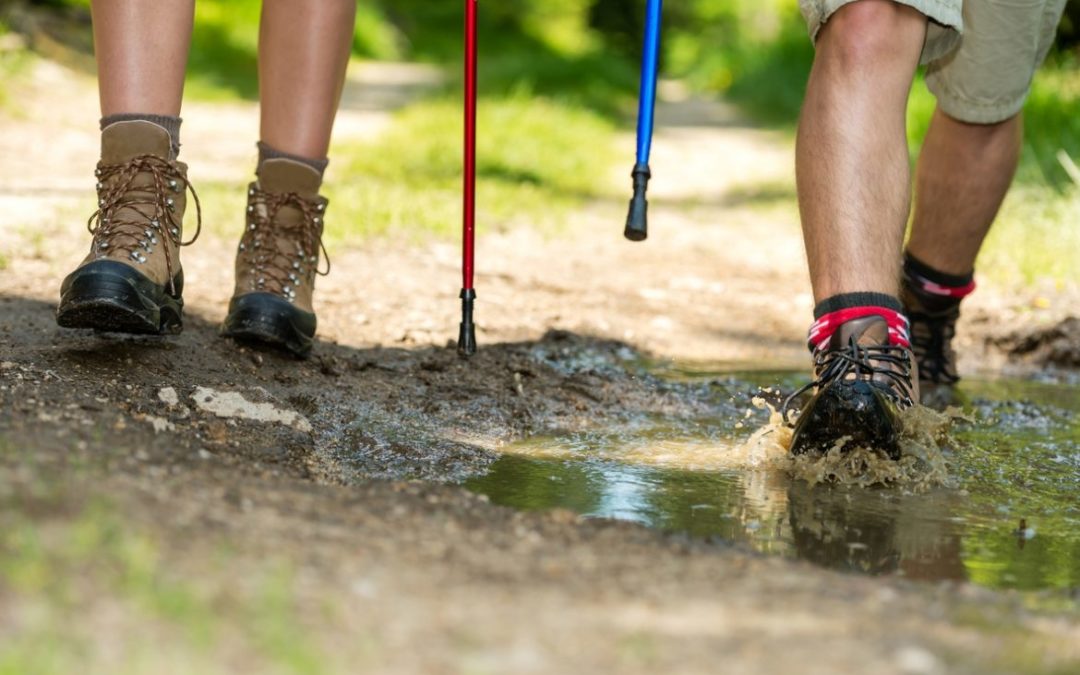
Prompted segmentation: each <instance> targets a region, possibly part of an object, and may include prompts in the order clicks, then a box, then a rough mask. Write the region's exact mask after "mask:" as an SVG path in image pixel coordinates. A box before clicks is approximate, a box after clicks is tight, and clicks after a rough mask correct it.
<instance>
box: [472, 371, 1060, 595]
mask: <svg viewBox="0 0 1080 675" xmlns="http://www.w3.org/2000/svg"><path fill="white" fill-rule="evenodd" d="M650 371H651V373H652V374H653V375H658V376H659V377H660V378H661V379H662V380H666V381H669V382H670V381H675V382H679V383H683V384H685V386H686V387H687V390H686V391H691V390H692V391H695V392H696V393H697V395H698V396H699V397H700V398H701V401H702V403H703V405H702V406H700V409H701V410H702V412H701V413H700V414H696V415H693V416H689V417H687V416H683V417H679V418H677V419H673V418H671V417H669V416H663V415H651V416H650V415H644V416H639V417H633V418H629V419H627V420H625V421H622V422H620V424H619V425H618V426H617V428H598V429H588V430H575V431H573V432H562V433H560V432H555V433H551V434H544V435H536V436H532V437H530V438H528V439H526V440H523V441H519V442H516V443H513V444H511V445H508V446H506V447H503V448H501V449H500V450H501V451H502V453H503V454H502V455H501V456H500V457H499V458H498V459H497V460H496V461H495V462H494V463H493V464H492V465H491V466H490V469H489V471H488V472H487V473H485V474H483V475H480V476H475V477H472V478H470V479H468V480H467V481H466V482H465V485H466V486H467V487H468V488H469V489H471V490H474V491H476V492H479V493H483V494H485V495H488V496H489V497H490V498H491V500H492V501H493V502H496V503H499V504H503V505H507V506H512V507H515V508H520V509H548V508H556V507H558V508H566V509H571V510H573V511H576V512H578V513H581V514H584V515H586V516H590V517H601V518H615V519H623V520H630V521H636V522H639V523H642V524H644V525H647V526H649V527H655V528H659V529H663V530H667V531H672V532H678V533H684V534H686V535H688V536H691V537H695V538H705V539H710V540H716V541H724V542H735V543H738V544H740V545H744V546H749V547H751V548H753V549H755V550H757V551H759V552H761V553H765V554H769V555H779V556H784V557H788V558H798V559H803V560H807V561H811V562H813V563H816V564H819V565H822V566H825V567H829V568H834V569H839V570H847V571H855V572H862V573H868V574H889V575H899V576H903V577H906V578H912V579H922V580H933V581H941V580H967V581H970V582H973V583H975V584H979V585H983V586H988V587H995V588H1018V589H1048V588H1057V589H1076V588H1078V587H1080V421H1078V417H1077V413H1078V412H1080V392H1078V390H1077V389H1076V388H1075V387H1072V386H1068V385H1062V384H1054V383H1046V382H1037V381H1023V380H967V381H964V382H963V383H962V385H961V387H960V389H959V391H958V395H957V398H956V403H957V404H958V405H959V407H960V409H962V410H963V411H964V414H965V417H966V418H967V419H958V420H953V421H952V423H951V426H950V428H949V430H948V438H947V441H946V443H945V447H944V449H943V454H942V455H941V458H942V459H944V461H945V463H946V467H945V468H946V471H947V476H941V477H938V479H935V480H933V481H930V482H929V483H924V484H918V483H913V482H910V481H899V482H895V483H892V484H890V485H888V486H885V487H882V486H874V487H865V486H859V485H837V484H835V483H831V484H830V483H827V484H816V485H811V484H810V483H808V482H807V481H806V480H804V479H803V478H800V477H798V476H800V472H799V471H797V470H795V469H793V468H792V467H791V466H790V465H787V466H785V465H783V464H781V463H770V462H768V461H761V459H762V458H761V457H756V458H755V457H753V456H748V454H747V441H748V439H750V438H751V436H752V435H753V434H754V433H755V432H760V430H761V429H763V428H765V427H767V426H768V425H767V422H768V417H769V415H768V410H767V409H761V408H756V407H754V406H753V405H750V403H749V402H750V401H751V399H753V398H754V397H755V396H761V392H762V391H763V390H765V392H766V393H765V394H764V397H763V398H764V399H766V400H768V399H769V398H770V396H771V395H775V396H778V392H779V391H781V390H782V391H791V390H792V389H793V388H795V387H796V386H798V385H799V384H801V381H802V374H801V373H794V372H769V371H765V370H759V371H754V372H745V371H744V372H731V371H728V370H726V369H723V368H713V369H697V370H688V369H684V368H679V367H673V366H670V365H668V366H666V367H662V368H656V367H652V368H651V369H650ZM770 391H771V392H772V394H770V393H769V392H770ZM759 403H760V401H759ZM923 468H924V469H926V467H923Z"/></svg>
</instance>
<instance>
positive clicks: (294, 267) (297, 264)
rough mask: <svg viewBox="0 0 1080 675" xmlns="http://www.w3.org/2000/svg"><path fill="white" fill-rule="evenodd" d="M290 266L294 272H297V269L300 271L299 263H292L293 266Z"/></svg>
mask: <svg viewBox="0 0 1080 675" xmlns="http://www.w3.org/2000/svg"><path fill="white" fill-rule="evenodd" d="M292 266H293V269H294V270H298V269H300V263H299V262H296V261H293V264H292Z"/></svg>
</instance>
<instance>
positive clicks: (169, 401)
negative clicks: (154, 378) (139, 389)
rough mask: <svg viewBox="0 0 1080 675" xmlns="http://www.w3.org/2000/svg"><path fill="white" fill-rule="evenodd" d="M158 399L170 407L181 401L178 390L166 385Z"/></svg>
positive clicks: (159, 392)
mask: <svg viewBox="0 0 1080 675" xmlns="http://www.w3.org/2000/svg"><path fill="white" fill-rule="evenodd" d="M158 400H159V401H161V402H162V403H164V404H165V405H167V406H169V407H172V406H174V405H176V404H178V403H180V397H179V396H178V395H177V393H176V390H175V389H173V388H172V387H165V388H163V389H161V390H159V391H158Z"/></svg>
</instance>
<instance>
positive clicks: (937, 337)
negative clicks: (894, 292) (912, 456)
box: [900, 279, 960, 404]
mask: <svg viewBox="0 0 1080 675" xmlns="http://www.w3.org/2000/svg"><path fill="white" fill-rule="evenodd" d="M900 301H901V302H902V303H903V304H904V314H905V315H907V318H908V321H909V322H910V324H911V325H910V328H911V351H912V352H913V353H914V354H915V361H916V363H918V364H919V388H920V390H921V391H922V399H923V403H927V404H931V403H947V402H949V401H950V400H951V399H952V393H953V387H954V385H956V383H957V382H959V381H960V376H959V375H958V374H957V371H956V351H955V350H954V349H953V346H952V341H953V338H954V337H955V336H956V321H957V320H958V319H959V318H960V300H959V299H958V298H953V297H948V296H940V295H931V294H929V293H926V292H925V291H922V290H920V289H918V288H916V287H915V285H913V284H912V283H911V282H910V281H909V280H908V279H905V280H904V282H903V284H902V285H901V292H900Z"/></svg>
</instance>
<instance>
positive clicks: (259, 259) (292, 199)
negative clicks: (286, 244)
mask: <svg viewBox="0 0 1080 675" xmlns="http://www.w3.org/2000/svg"><path fill="white" fill-rule="evenodd" d="M248 196H249V200H248V216H249V221H248V229H247V231H246V232H245V233H244V237H243V239H242V240H241V242H240V252H241V255H245V254H246V255H245V258H246V261H247V263H248V265H249V266H250V267H251V271H252V278H253V279H254V283H255V286H256V288H255V290H259V291H269V292H273V293H277V294H279V295H281V296H282V297H284V298H285V299H287V300H289V301H292V300H295V299H296V289H297V288H298V287H300V286H301V285H303V283H304V282H305V281H307V282H308V283H310V282H311V280H312V279H313V278H314V275H315V274H318V275H320V276H326V275H327V274H329V273H330V255H329V254H328V253H327V251H326V245H325V244H324V243H323V239H322V230H323V227H322V225H323V216H322V214H323V213H324V212H325V211H326V204H325V202H323V201H319V200H315V199H310V198H307V197H304V196H302V195H299V194H297V193H295V192H265V191H263V190H261V189H259V188H258V187H254V186H253V187H251V188H250V190H249V191H248ZM287 206H288V207H292V208H295V209H296V210H297V211H299V212H300V214H301V218H300V221H299V222H298V223H288V222H276V220H277V216H278V212H280V211H281V209H283V208H285V207H287ZM263 234H266V235H267V236H268V237H272V238H275V239H287V240H289V241H291V242H293V243H294V244H295V248H296V252H295V253H294V254H292V255H289V254H287V253H285V252H283V251H282V250H281V249H280V248H279V247H278V246H277V244H276V242H274V241H271V242H264V241H263ZM320 253H322V256H323V259H325V260H326V269H325V270H320V269H319V268H318V264H319V254H320Z"/></svg>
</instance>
